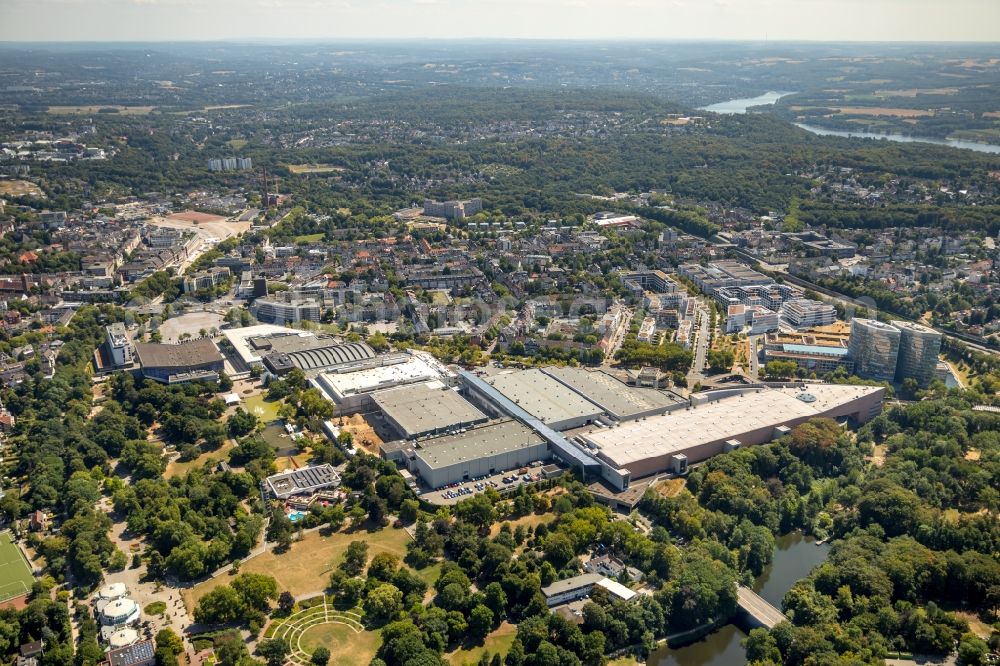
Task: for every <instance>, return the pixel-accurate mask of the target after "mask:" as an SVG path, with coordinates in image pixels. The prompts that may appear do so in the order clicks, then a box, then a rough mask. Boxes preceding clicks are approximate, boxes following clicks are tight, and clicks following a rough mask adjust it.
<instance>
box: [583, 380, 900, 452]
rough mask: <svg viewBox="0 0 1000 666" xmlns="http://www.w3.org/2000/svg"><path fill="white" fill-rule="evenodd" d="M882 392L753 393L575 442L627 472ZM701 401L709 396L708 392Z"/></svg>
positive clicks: (840, 388) (817, 388)
mask: <svg viewBox="0 0 1000 666" xmlns="http://www.w3.org/2000/svg"><path fill="white" fill-rule="evenodd" d="M881 390H883V389H882V387H879V386H874V387H872V386H853V385H848V384H845V385H839V384H811V385H809V387H808V390H801V389H795V388H782V389H766V388H765V389H757V390H751V391H746V392H744V393H741V394H737V395H730V396H726V397H723V398H720V399H717V400H714V401H712V402H706V403H703V404H699V405H697V406H696V407H695V408H693V409H688V410H678V411H674V412H671V413H669V414H662V415H658V416H652V417H650V418H648V419H643V420H641V421H630V422H628V423H623V424H621V425H619V426H616V427H614V428H594V429H587V430H586V431H585V432H581V433H580V435H579V436H581V437H583V438H584V439H586V440H587V441H589V442H590V443H591V444H593V445H595V446H596V447H597V448H598V450H599V451H600V452H601V455H603V456H604V458H606V459H607V460H609V461H611V462H612V463H613V464H615V465H617V466H619V467H625V466H626V465H628V464H630V463H635V462H638V461H640V460H645V459H647V458H655V457H659V456H664V455H669V454H672V453H681V452H683V451H686V450H688V449H690V448H692V447H695V446H699V445H701V444H707V443H710V442H721V441H725V440H727V439H739V438H740V436H742V435H744V434H746V433H751V432H754V431H756V430H761V429H764V428H773V427H775V426H778V425H782V424H785V423H788V422H789V421H792V420H794V419H804V418H814V417H818V416H822V415H824V414H826V413H827V412H829V411H830V410H833V409H835V408H837V407H839V406H841V405H845V404H847V403H849V402H851V401H852V400H857V399H858V398H862V397H864V396H866V395H870V394H872V393H875V392H877V391H881ZM699 395H702V396H710V395H711V392H709V393H707V394H699Z"/></svg>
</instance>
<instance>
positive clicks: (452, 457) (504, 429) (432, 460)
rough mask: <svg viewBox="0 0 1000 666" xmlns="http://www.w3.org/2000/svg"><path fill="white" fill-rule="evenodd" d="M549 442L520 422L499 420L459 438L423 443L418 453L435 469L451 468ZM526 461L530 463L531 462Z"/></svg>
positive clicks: (445, 438)
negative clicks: (464, 461)
mask: <svg viewBox="0 0 1000 666" xmlns="http://www.w3.org/2000/svg"><path fill="white" fill-rule="evenodd" d="M540 444H545V440H544V439H542V437H541V436H540V435H538V434H536V433H535V431H534V430H532V429H531V428H529V427H527V426H524V425H521V423H519V422H518V421H514V420H509V421H498V422H496V423H491V424H489V425H484V426H480V427H478V428H472V429H470V430H468V431H466V432H463V433H459V434H457V435H444V436H442V437H435V438H434V439H428V440H425V441H423V442H421V443H420V444H419V446H418V448H417V450H416V452H417V456H418V457H420V458H421V459H422V460H423V461H424V462H425V463H427V466H428V467H430V468H432V469H438V468H441V467H449V466H451V465H454V464H456V463H459V462H462V461H463V460H470V459H473V458H481V457H483V456H488V455H497V454H500V453H509V452H511V451H517V450H518V449H526V448H530V447H534V446H538V445H540ZM525 462H528V461H527V460H526V461H525Z"/></svg>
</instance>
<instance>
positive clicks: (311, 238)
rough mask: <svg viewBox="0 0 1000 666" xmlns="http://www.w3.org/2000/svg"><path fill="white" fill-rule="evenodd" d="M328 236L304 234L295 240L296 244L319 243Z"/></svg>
mask: <svg viewBox="0 0 1000 666" xmlns="http://www.w3.org/2000/svg"><path fill="white" fill-rule="evenodd" d="M325 235H326V234H303V235H302V236H296V237H295V238H294V240H295V242H296V243H318V242H320V241H321V240H323V237H324V236H325Z"/></svg>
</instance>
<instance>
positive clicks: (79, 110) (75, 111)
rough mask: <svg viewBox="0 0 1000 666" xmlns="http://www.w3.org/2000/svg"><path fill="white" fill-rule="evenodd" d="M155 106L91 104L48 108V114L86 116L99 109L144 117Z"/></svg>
mask: <svg viewBox="0 0 1000 666" xmlns="http://www.w3.org/2000/svg"><path fill="white" fill-rule="evenodd" d="M155 108H156V107H155V106H121V105H120V104H92V105H89V106H50V107H49V108H48V113H52V114H61V115H88V114H91V113H97V112H98V111H100V110H101V109H115V110H116V111H118V113H119V114H121V115H127V116H144V115H146V114H148V113H149V112H151V111H152V110H153V109H155Z"/></svg>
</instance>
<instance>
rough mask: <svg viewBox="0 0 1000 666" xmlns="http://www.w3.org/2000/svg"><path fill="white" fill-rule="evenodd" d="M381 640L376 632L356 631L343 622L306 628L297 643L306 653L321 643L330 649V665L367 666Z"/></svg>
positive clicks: (309, 652) (310, 652)
mask: <svg viewBox="0 0 1000 666" xmlns="http://www.w3.org/2000/svg"><path fill="white" fill-rule="evenodd" d="M381 642H382V635H381V634H379V633H378V632H374V631H361V632H356V631H355V630H354V629H352V628H351V627H349V626H347V625H344V624H319V625H316V626H314V627H309V628H308V629H306V630H305V631H304V632H303V633H302V637H301V638H300V639H299V643H298V644H299V647H300V648H301V649H302V650H303V651H305V652H306V653H308V654H312V652H313V650H315V649H316V648H318V647H319V646H321V645H322V646H323V647H325V648H326V649H327V650H329V651H330V655H331V656H330V664H331V665H332V666H367V664H368V663H369V662H370V661H371V660H372V657H374V656H375V652H377V651H378V648H379V644H380V643H381Z"/></svg>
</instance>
